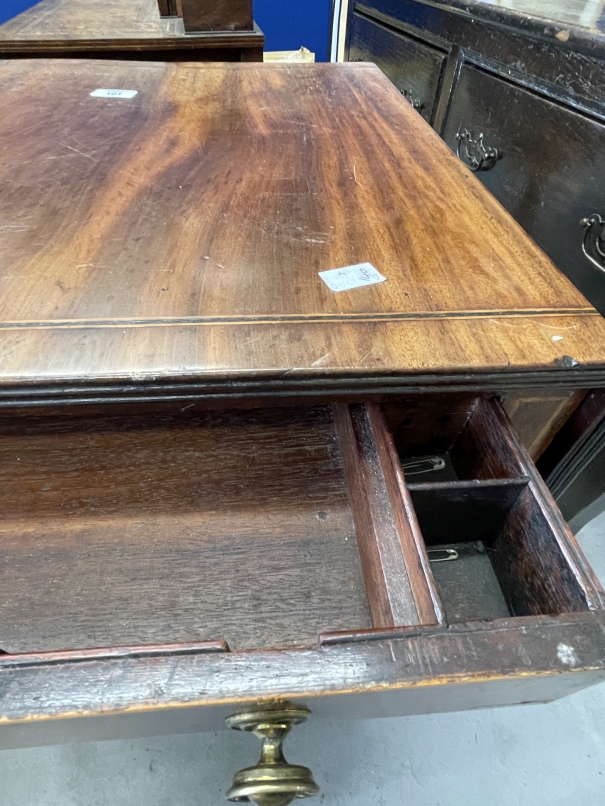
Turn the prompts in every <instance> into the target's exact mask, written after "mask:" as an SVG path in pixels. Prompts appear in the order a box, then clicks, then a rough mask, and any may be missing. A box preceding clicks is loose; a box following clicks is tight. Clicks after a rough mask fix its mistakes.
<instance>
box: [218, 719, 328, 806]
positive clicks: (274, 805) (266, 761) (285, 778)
mask: <svg viewBox="0 0 605 806" xmlns="http://www.w3.org/2000/svg"><path fill="white" fill-rule="evenodd" d="M309 713H310V712H309V711H308V710H307V709H306V708H301V707H300V706H295V705H286V704H284V706H283V707H282V708H279V709H267V710H265V711H259V710H256V711H251V712H246V713H242V714H234V715H233V716H230V717H228V719H227V727H228V728H232V729H233V730H247V731H250V732H251V733H254V735H255V736H257V737H258V738H259V739H260V740H261V741H262V743H263V747H262V750H261V756H260V760H259V762H258V764H256V766H254V767H246V769H243V770H239V771H238V772H236V773H235V775H234V776H233V784H232V786H231V789H230V790H229V791H228V792H227V799H228V800H231V801H236V802H245V803H247V802H249V801H251V802H252V803H256V804H257V806H287V804H288V803H292V801H293V800H294V799H295V798H310V797H312V796H313V795H316V794H317V793H318V792H319V787H318V786H317V784H316V783H315V781H314V780H313V775H312V773H311V770H310V769H308V768H307V767H299V766H296V765H294V764H288V762H287V761H286V759H285V758H284V754H283V751H282V743H283V741H284V739H285V738H286V736H287V735H288V733H289V732H290V730H291V729H292V728H293V727H294V726H295V725H300V724H301V723H302V722H306V720H307V719H308V717H309Z"/></svg>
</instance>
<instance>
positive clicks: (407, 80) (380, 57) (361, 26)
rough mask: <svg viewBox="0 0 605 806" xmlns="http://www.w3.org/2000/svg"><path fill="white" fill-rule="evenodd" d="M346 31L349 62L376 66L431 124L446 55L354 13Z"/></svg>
mask: <svg viewBox="0 0 605 806" xmlns="http://www.w3.org/2000/svg"><path fill="white" fill-rule="evenodd" d="M349 30H350V33H349V56H348V59H349V61H362V62H373V63H374V64H376V65H377V66H378V67H379V68H380V69H381V70H382V72H383V73H384V74H385V75H386V76H387V78H388V79H390V80H391V81H392V82H393V84H394V85H395V86H396V87H397V89H398V90H399V91H400V92H401V93H402V94H403V95H404V96H405V97H406V98H407V99H408V100H409V101H410V103H411V104H412V105H413V106H415V107H416V109H418V111H419V112H420V114H421V115H422V117H423V118H424V119H425V120H427V121H428V122H429V123H431V122H432V120H433V116H434V112H435V104H436V101H437V94H438V91H439V86H440V83H441V76H442V73H443V69H444V67H445V61H446V55H445V53H442V52H441V51H439V50H437V49H436V48H432V47H431V46H430V45H425V44H422V43H420V42H417V41H416V40H414V39H411V38H410V37H408V36H405V34H401V33H395V32H394V31H391V30H390V29H389V28H386V27H384V26H383V25H380V24H379V23H377V22H371V21H370V20H368V19H366V18H365V17H362V16H361V15H360V14H357V13H355V12H353V14H352V19H351V22H350V29H349Z"/></svg>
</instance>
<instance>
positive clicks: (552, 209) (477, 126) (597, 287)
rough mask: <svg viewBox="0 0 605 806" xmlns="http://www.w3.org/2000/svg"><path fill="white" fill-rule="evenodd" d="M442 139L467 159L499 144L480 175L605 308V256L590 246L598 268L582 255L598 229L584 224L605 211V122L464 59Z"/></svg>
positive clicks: (584, 290)
mask: <svg viewBox="0 0 605 806" xmlns="http://www.w3.org/2000/svg"><path fill="white" fill-rule="evenodd" d="M480 135H483V137H482V143H480V142H479V138H480ZM443 137H444V139H445V141H446V143H447V144H448V145H449V146H450V148H451V149H452V150H453V151H455V152H456V151H458V152H459V153H460V154H462V156H463V161H465V162H466V163H467V164H469V157H470V161H472V160H473V156H474V157H475V160H476V162H480V158H479V157H478V154H479V153H480V148H481V145H482V146H483V148H484V149H485V151H486V152H489V154H492V156H493V152H491V151H490V149H495V151H496V152H497V158H494V159H491V158H490V157H489V154H488V156H487V157H486V159H485V161H484V162H483V164H482V166H481V168H480V170H477V171H476V175H477V177H478V178H479V179H480V180H481V181H482V182H483V184H484V185H485V186H486V187H487V188H488V189H489V190H490V191H491V192H492V193H493V194H494V196H495V197H496V198H497V199H498V200H499V201H500V202H501V203H502V204H503V205H504V207H506V209H507V210H508V211H509V212H510V213H511V214H512V215H513V216H514V218H516V219H517V221H518V222H519V223H520V224H521V225H522V226H523V227H524V228H525V230H526V231H527V232H528V233H529V234H530V235H531V236H532V238H533V239H534V240H535V241H536V243H538V245H539V246H540V247H541V248H542V249H543V250H544V251H545V252H546V254H547V255H548V256H549V257H550V258H551V259H552V260H553V262H554V263H555V264H556V265H557V266H558V267H559V269H561V271H563V272H564V273H565V274H566V275H567V277H569V279H570V280H571V281H572V282H573V283H574V284H575V285H576V286H577V288H578V289H579V290H580V291H581V292H582V293H583V294H584V295H585V296H586V298H587V299H588V300H589V301H590V302H591V303H592V304H593V305H594V306H595V307H596V308H597V309H598V310H600V312H601V313H602V314H605V258H603V257H602V256H599V254H598V250H595V249H593V248H591V245H590V244H588V251H589V252H595V253H596V260H597V263H599V265H602V266H603V269H600V268H599V267H598V266H597V265H595V263H594V262H592V261H591V260H590V259H589V258H588V257H587V256H586V254H584V252H583V247H582V245H583V242H584V238H585V235H586V236H589V235H591V234H592V233H587V232H586V228H585V227H584V226H582V225H581V223H580V222H581V221H582V220H584V219H586V218H589V217H590V216H591V215H593V214H597V215H599V214H600V215H601V217H605V206H604V205H605V202H604V199H603V190H602V189H603V185H604V184H605V166H604V165H603V160H602V159H601V155H602V154H603V151H604V149H605V125H603V124H602V123H599V122H597V121H596V120H592V119H591V118H589V117H587V116H584V115H582V114H580V113H578V112H574V111H571V110H570V109H567V108H566V107H564V106H561V105H560V104H557V103H554V102H553V101H550V100H547V99H545V98H542V97H540V96H538V95H535V94H534V93H532V92H529V91H527V90H525V89H522V88H521V87H517V86H515V85H513V84H509V83H508V82H507V81H504V80H502V79H500V78H498V77H496V76H494V75H491V74H490V73H487V72H484V71H482V70H480V69H478V68H475V67H472V66H470V65H464V66H463V67H462V70H461V72H460V77H459V80H458V82H457V84H456V88H455V91H454V96H453V99H452V102H451V106H450V110H449V113H448V117H447V120H446V123H445V127H444V130H443ZM481 153H483V152H481ZM475 167H476V166H475ZM602 246H603V245H602V243H601V248H602Z"/></svg>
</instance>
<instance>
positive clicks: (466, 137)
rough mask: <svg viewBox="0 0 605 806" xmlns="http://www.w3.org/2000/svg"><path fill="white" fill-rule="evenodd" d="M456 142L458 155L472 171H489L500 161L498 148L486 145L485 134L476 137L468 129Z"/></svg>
mask: <svg viewBox="0 0 605 806" xmlns="http://www.w3.org/2000/svg"><path fill="white" fill-rule="evenodd" d="M456 140H457V141H458V145H457V147H456V154H457V155H458V156H459V157H460V159H461V160H462V162H463V163H464V164H465V165H466V166H468V167H469V168H470V169H471V171H475V172H476V171H489V170H490V168H493V167H494V165H495V164H496V162H497V161H498V160H499V159H500V154H499V152H498V149H497V148H493V147H492V146H486V145H484V143H483V133H481V134H478V135H477V136H476V137H475V136H474V135H473V133H472V132H469V130H468V129H462V130H461V131H459V132H458V134H457V135H456Z"/></svg>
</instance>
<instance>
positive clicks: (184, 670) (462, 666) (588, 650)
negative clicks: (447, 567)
mask: <svg viewBox="0 0 605 806" xmlns="http://www.w3.org/2000/svg"><path fill="white" fill-rule="evenodd" d="M519 625H522V629H519ZM602 631H603V617H602V615H601V616H600V615H598V614H595V613H576V614H573V615H567V616H562V617H559V618H548V617H543V618H523V619H520V620H515V619H509V620H504V621H500V622H498V624H497V625H493V624H487V623H485V622H478V623H475V624H473V625H460V626H452V627H449V628H447V629H442V630H440V631H436V630H434V629H432V630H428V631H425V632H424V633H423V634H421V635H418V634H417V635H410V636H409V637H408V638H399V639H397V638H395V639H393V640H388V639H384V638H383V639H382V640H376V641H365V642H362V643H358V642H351V643H350V644H348V645H344V646H330V647H325V648H323V649H316V648H314V649H306V650H304V649H301V650H295V651H291V650H286V651H280V652H266V651H265V652H254V653H250V652H232V653H231V652H228V653H218V654H210V655H209V654H205V655H203V656H202V657H200V655H181V656H178V655H177V656H170V655H166V656H164V657H160V658H147V659H146V658H141V659H139V658H116V659H114V660H112V661H99V662H90V661H86V662H80V663H72V664H70V665H69V666H68V667H65V666H60V665H57V664H53V663H42V664H40V663H32V664H31V665H30V666H29V667H23V668H21V669H20V670H19V672H18V673H16V670H15V669H13V668H11V666H12V664H13V663H14V661H13V660H12V659H10V658H8V659H6V660H4V659H2V658H0V692H1V694H2V736H3V738H4V737H6V736H7V731H9V729H10V725H11V723H14V724H15V727H17V725H19V724H22V725H23V727H24V728H26V727H27V726H28V725H30V726H31V728H30V730H31V733H32V734H33V735H35V733H36V730H37V729H38V727H39V726H41V725H43V724H44V722H46V721H47V720H49V719H51V720H52V717H56V716H61V717H62V718H61V719H59V720H52V721H51V722H50V728H51V730H50V731H48V730H47V731H46V732H45V734H46V741H50V742H51V743H52V742H53V741H57V738H55V739H53V738H52V736H49V733H50V734H53V735H54V736H55V737H61V739H62V740H63V741H65V739H66V737H69V736H70V735H71V736H72V737H73V736H74V735H77V734H78V733H79V732H80V734H82V732H83V733H85V732H86V730H87V729H88V730H89V731H92V733H93V735H94V732H95V731H97V732H100V733H101V735H103V732H104V731H105V733H104V735H105V737H107V736H108V735H114V736H115V735H119V734H120V733H121V734H122V735H125V734H126V735H128V732H129V731H131V730H134V731H136V729H137V722H138V718H139V717H140V718H141V719H143V721H144V722H145V725H144V727H143V728H142V730H143V731H144V733H143V735H145V733H146V735H149V734H152V733H154V732H155V733H159V732H162V730H165V729H166V728H167V726H171V727H174V729H175V730H176V731H177V732H178V731H179V730H181V731H182V730H184V729H185V730H187V729H189V730H192V729H196V730H200V729H204V730H220V729H222V728H223V727H224V719H225V717H226V716H228V715H229V714H230V713H233V711H235V710H236V709H237V707H238V706H241V705H244V704H247V703H250V704H252V703H254V704H258V702H259V701H267V702H268V701H270V700H271V699H272V698H275V697H282V698H284V699H288V700H291V699H292V700H297V701H301V702H304V703H306V704H307V705H308V706H309V708H310V709H311V711H312V713H313V714H314V716H315V717H321V716H323V717H328V718H329V717H332V718H340V719H342V718H351V717H357V718H364V717H365V718H369V717H376V716H394V715H398V714H399V715H404V714H418V713H436V712H439V711H448V710H449V711H459V710H464V709H466V708H479V707H485V706H487V705H494V704H511V703H520V702H523V701H525V702H527V701H536V700H538V701H544V700H549V699H553V698H555V697H557V696H559V697H560V696H562V695H564V694H568V693H571V692H572V691H574V690H578V689H580V688H582V687H584V686H587V685H590V684H591V683H596V682H600V681H601V680H603V679H605V647H604V644H603V636H602ZM560 643H564V644H566V645H567V646H569V647H571V649H572V650H573V653H574V658H575V660H576V663H575V665H573V666H570V665H569V664H568V663H566V662H565V659H561V657H560V654H557V649H558V646H559V645H560ZM438 659H439V660H438ZM343 692H346V693H347V695H348V696H343ZM111 714H115V715H121V719H120V718H118V719H117V720H116V721H117V723H118V724H116V723H115V722H114V724H113V725H112V726H111V727H109V726H107V722H109V721H110V720H109V719H108V717H109V716H110V715H111ZM145 714H147V719H146V720H145V717H144V715H145ZM95 715H98V716H102V719H101V720H99V721H98V722H97V723H96V724H95V723H94V722H93V723H92V724H91V720H89V719H86V718H82V717H91V716H95ZM68 717H72V719H69V718H68ZM104 720H105V722H104ZM99 722H100V724H99ZM120 723H121V724H120ZM133 724H134V726H135V727H134V728H133ZM187 726H189V727H187ZM62 728H63V730H62ZM53 732H54V733H53ZM97 735H98V733H97ZM89 736H90V733H89ZM19 739H20V740H21V742H22V743H26V742H27V734H25V735H24V734H23V733H21V734H20V736H19V735H17V737H16V740H17V741H19ZM5 741H10V738H8V739H5Z"/></svg>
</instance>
